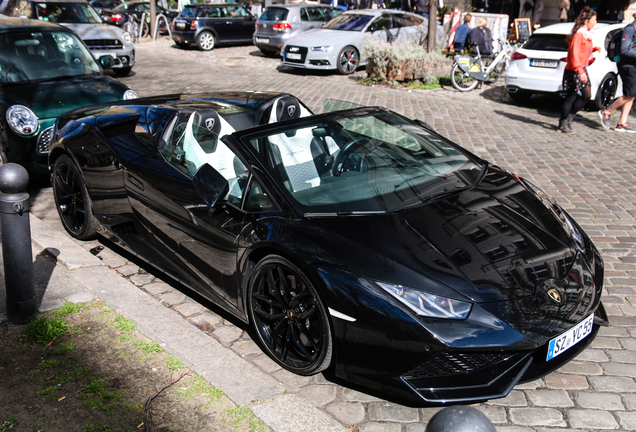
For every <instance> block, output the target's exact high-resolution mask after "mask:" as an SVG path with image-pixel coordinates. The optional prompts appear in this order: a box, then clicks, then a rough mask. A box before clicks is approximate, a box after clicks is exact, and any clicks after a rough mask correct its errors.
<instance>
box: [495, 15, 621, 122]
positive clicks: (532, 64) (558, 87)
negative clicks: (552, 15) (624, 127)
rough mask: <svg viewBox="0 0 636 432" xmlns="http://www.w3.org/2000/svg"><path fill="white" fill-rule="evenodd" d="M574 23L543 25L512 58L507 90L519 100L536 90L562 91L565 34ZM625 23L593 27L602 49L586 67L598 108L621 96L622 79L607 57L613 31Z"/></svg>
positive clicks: (597, 44)
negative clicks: (607, 47)
mask: <svg viewBox="0 0 636 432" xmlns="http://www.w3.org/2000/svg"><path fill="white" fill-rule="evenodd" d="M573 25H574V24H573V23H561V24H554V25H550V26H547V27H542V28H540V29H539V30H537V31H536V32H534V33H533V34H532V36H530V39H529V40H528V41H527V42H526V43H525V44H524V45H523V46H522V47H521V48H518V49H517V50H516V51H515V52H514V53H513V54H512V57H511V61H510V67H509V68H508V71H507V72H506V90H507V91H508V94H509V95H510V97H511V98H512V100H514V101H516V102H524V101H527V100H528V99H529V98H530V96H532V94H535V93H560V92H563V85H562V84H561V83H562V80H563V71H564V70H565V63H566V57H567V55H568V44H567V42H565V37H566V36H567V35H568V34H570V32H571V31H572V26H573ZM624 26H625V24H607V23H598V24H597V25H596V26H594V31H595V35H594V39H593V41H592V43H593V45H594V46H600V47H601V52H597V53H594V54H592V64H591V65H589V66H588V67H587V72H588V74H589V76H590V83H591V86H592V100H591V104H593V105H594V106H595V107H596V108H598V109H602V108H604V107H606V106H608V105H609V104H610V103H611V102H612V100H614V98H615V97H617V96H621V95H622V94H623V92H622V87H623V86H622V82H621V79H620V77H619V76H618V71H617V68H616V63H614V62H612V61H610V60H609V59H608V58H607V51H606V45H607V42H608V41H609V38H610V36H611V34H613V32H615V31H620V29H622V28H623V27H624Z"/></svg>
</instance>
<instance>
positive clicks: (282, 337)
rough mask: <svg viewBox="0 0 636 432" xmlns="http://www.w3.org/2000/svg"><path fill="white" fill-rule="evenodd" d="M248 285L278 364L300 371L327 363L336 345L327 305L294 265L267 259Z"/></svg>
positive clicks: (259, 327)
mask: <svg viewBox="0 0 636 432" xmlns="http://www.w3.org/2000/svg"><path fill="white" fill-rule="evenodd" d="M248 289H249V291H248V308H249V315H250V321H251V322H252V325H253V326H254V328H255V330H256V334H257V335H258V337H259V339H260V342H261V344H262V346H263V347H264V349H265V351H266V352H267V353H268V354H269V355H270V356H271V357H272V358H273V359H274V360H275V361H276V362H277V363H278V364H280V365H281V366H283V367H284V368H286V369H287V370H290V371H292V372H295V373H299V374H301V375H311V374H314V373H316V372H320V371H322V370H324V369H325V368H326V367H327V366H329V363H330V362H331V346H332V345H331V344H332V343H331V336H330V333H331V332H330V327H329V321H328V318H327V314H326V309H325V308H324V307H323V306H322V303H321V301H320V298H319V297H318V293H317V292H316V290H315V288H314V287H313V285H311V283H310V282H309V280H308V279H307V278H306V277H304V276H303V274H302V273H299V271H298V270H296V269H295V268H294V265H293V264H291V263H289V262H287V261H286V260H284V259H283V258H280V257H268V258H265V259H264V261H263V262H261V263H259V264H258V265H257V266H256V268H255V269H254V273H253V275H252V277H251V279H250V284H249V287H248Z"/></svg>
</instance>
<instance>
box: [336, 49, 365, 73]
mask: <svg viewBox="0 0 636 432" xmlns="http://www.w3.org/2000/svg"><path fill="white" fill-rule="evenodd" d="M336 62H337V63H336V66H337V68H338V72H339V73H341V74H342V75H351V74H352V73H354V72H355V71H356V70H357V69H358V65H359V64H360V53H358V50H357V49H355V47H352V46H351V45H347V46H346V47H344V48H343V49H341V50H340V53H339V54H338V59H337V60H336Z"/></svg>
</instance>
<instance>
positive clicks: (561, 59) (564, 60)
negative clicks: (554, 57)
mask: <svg viewBox="0 0 636 432" xmlns="http://www.w3.org/2000/svg"><path fill="white" fill-rule="evenodd" d="M559 60H560V61H562V62H563V63H567V62H568V58H567V57H563V58H560V59H559Z"/></svg>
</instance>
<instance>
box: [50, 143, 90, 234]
mask: <svg viewBox="0 0 636 432" xmlns="http://www.w3.org/2000/svg"><path fill="white" fill-rule="evenodd" d="M53 197H54V198H55V207H56V208H57V213H58V214H59V215H60V219H61V220H62V225H64V229H65V230H66V231H67V232H68V233H69V234H70V235H71V236H72V237H74V238H76V239H79V240H90V239H93V238H95V237H96V233H97V230H96V228H97V221H96V220H95V218H94V217H93V210H92V204H91V199H90V197H89V196H88V190H87V189H86V184H85V183H84V178H83V177H82V173H81V172H80V170H79V168H77V165H75V162H73V160H72V159H71V158H70V157H68V156H67V155H62V156H60V157H59V158H58V159H57V160H56V161H55V165H54V166H53Z"/></svg>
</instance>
